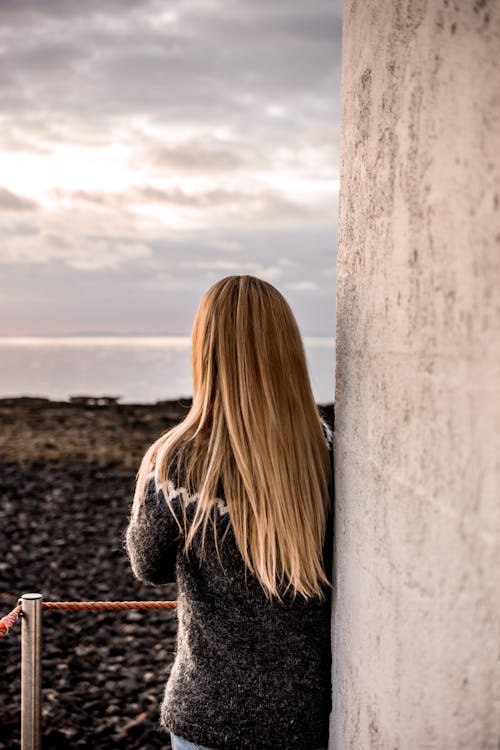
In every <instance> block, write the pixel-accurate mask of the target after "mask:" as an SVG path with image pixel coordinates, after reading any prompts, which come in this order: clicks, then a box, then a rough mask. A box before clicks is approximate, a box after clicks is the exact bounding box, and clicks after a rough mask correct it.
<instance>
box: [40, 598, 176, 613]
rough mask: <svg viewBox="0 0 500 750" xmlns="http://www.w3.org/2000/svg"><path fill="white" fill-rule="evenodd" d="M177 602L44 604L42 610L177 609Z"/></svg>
mask: <svg viewBox="0 0 500 750" xmlns="http://www.w3.org/2000/svg"><path fill="white" fill-rule="evenodd" d="M176 608H177V602H44V601H42V609H70V610H72V611H74V612H77V611H78V610H96V611H99V610H113V609H121V610H126V609H176Z"/></svg>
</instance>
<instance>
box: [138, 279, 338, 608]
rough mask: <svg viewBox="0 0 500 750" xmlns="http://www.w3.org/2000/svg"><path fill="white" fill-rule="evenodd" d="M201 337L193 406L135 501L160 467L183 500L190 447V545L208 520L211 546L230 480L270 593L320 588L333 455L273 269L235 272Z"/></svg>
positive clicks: (207, 303) (247, 547) (251, 557)
mask: <svg viewBox="0 0 500 750" xmlns="http://www.w3.org/2000/svg"><path fill="white" fill-rule="evenodd" d="M192 344H193V348H192V366H193V386H194V394H193V403H192V407H191V409H190V411H189V413H188V415H187V416H186V418H185V419H184V420H183V421H182V422H181V423H180V424H179V425H177V426H176V427H174V428H173V429H171V430H169V431H168V432H166V433H165V434H164V435H162V436H161V437H160V438H158V440H156V441H155V442H154V443H153V444H152V445H151V446H150V448H149V449H148V450H147V452H146V453H145V455H144V458H143V460H142V462H141V465H140V468H139V471H138V472H137V482H136V491H135V496H134V511H135V512H138V511H139V509H140V507H141V504H142V503H143V501H144V497H145V491H146V484H147V482H148V480H149V479H150V477H151V472H152V471H153V472H154V476H155V479H156V486H157V488H158V487H160V486H161V488H162V490H163V494H164V495H165V498H166V499H167V502H168V504H169V505H170V509H171V511H172V512H174V511H173V508H172V505H171V503H170V501H169V491H168V490H169V488H168V484H169V480H170V481H171V480H172V471H173V467H174V466H175V465H176V459H177V458H178V456H179V455H182V456H183V465H184V468H185V472H186V474H185V482H184V484H185V485H186V490H187V492H188V493H189V494H192V495H194V494H196V495H197V497H198V502H197V503H196V510H195V513H194V517H193V519H192V521H191V523H190V524H189V527H188V524H187V519H186V511H185V508H184V528H181V530H182V531H183V533H184V550H185V552H188V550H189V548H190V546H191V543H192V542H193V539H194V537H195V534H196V533H197V532H198V531H199V530H200V529H201V530H202V549H203V548H204V545H205V534H206V529H207V524H208V522H209V521H211V522H212V523H214V525H215V518H216V514H215V512H214V510H215V507H216V504H217V499H218V497H220V495H219V494H218V493H219V488H221V487H222V488H223V496H224V501H225V503H226V506H227V510H228V512H229V517H230V519H231V526H232V528H233V531H234V536H235V540H236V543H237V545H238V548H239V550H240V553H241V555H242V558H243V560H244V562H245V564H246V566H247V568H248V569H249V570H250V571H251V572H252V573H253V574H254V575H255V576H256V577H257V579H258V580H259V582H260V584H261V586H262V588H263V589H264V591H265V592H266V594H267V595H268V596H269V597H272V596H276V597H278V598H279V599H281V593H282V586H283V585H284V584H286V589H285V591H288V590H290V589H291V590H292V592H293V594H294V595H296V594H297V593H299V594H301V595H302V596H304V597H306V598H312V597H314V596H318V597H319V598H320V599H323V598H324V592H323V588H322V587H323V585H327V586H329V585H330V583H329V581H328V577H327V576H326V574H325V571H324V567H323V556H322V546H323V540H324V534H325V528H326V522H327V517H328V508H329V492H328V483H329V478H330V476H329V475H330V471H331V466H330V460H329V452H328V446H327V443H326V440H325V436H324V433H323V429H322V426H321V420H320V417H319V413H318V410H317V407H316V404H315V401H314V397H313V394H312V390H311V385H310V381H309V375H308V370H307V363H306V357H305V353H304V347H303V344H302V339H301V336H300V333H299V329H298V326H297V323H296V321H295V318H294V316H293V313H292V311H291V309H290V307H289V305H288V303H287V302H286V300H285V299H284V297H283V296H282V295H281V294H280V293H279V292H278V290H277V289H275V288H274V287H273V286H272V285H271V284H268V283H267V282H265V281H262V280H260V279H257V278H255V277H253V276H228V277H226V278H224V279H221V280H220V281H218V282H216V283H215V284H214V285H213V286H211V287H210V289H209V290H208V291H207V292H206V293H205V295H204V297H203V298H202V300H201V303H200V305H199V308H198V312H197V314H196V317H195V321H194V326H193V333H192ZM170 488H172V484H171V485H170ZM174 515H175V514H174ZM178 523H179V521H178ZM179 525H180V524H179ZM214 533H215V543H216V546H217V533H216V528H214ZM217 550H218V547H217Z"/></svg>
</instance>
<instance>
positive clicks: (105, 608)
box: [0, 601, 177, 638]
mask: <svg viewBox="0 0 500 750" xmlns="http://www.w3.org/2000/svg"><path fill="white" fill-rule="evenodd" d="M176 608H177V602H175V601H151V602H149V601H145V602H44V601H42V609H54V610H65V609H66V610H70V611H72V612H78V611H87V612H88V611H94V612H109V611H113V610H121V611H126V610H131V609H139V610H153V609H176ZM21 611H22V606H21V605H20V604H18V605H17V607H15V608H14V609H13V610H12V612H9V614H8V615H5V617H2V618H1V619H0V638H3V637H4V636H5V635H7V633H8V632H9V630H10V629H11V628H12V626H13V625H15V623H16V622H17V620H18V618H19V616H20V615H21Z"/></svg>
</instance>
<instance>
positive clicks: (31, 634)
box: [21, 594, 42, 750]
mask: <svg viewBox="0 0 500 750" xmlns="http://www.w3.org/2000/svg"><path fill="white" fill-rule="evenodd" d="M21 604H22V608H23V609H22V616H21V750H40V748H41V705H40V690H41V676H42V670H41V667H42V665H41V647H42V595H41V594H24V596H22V597H21Z"/></svg>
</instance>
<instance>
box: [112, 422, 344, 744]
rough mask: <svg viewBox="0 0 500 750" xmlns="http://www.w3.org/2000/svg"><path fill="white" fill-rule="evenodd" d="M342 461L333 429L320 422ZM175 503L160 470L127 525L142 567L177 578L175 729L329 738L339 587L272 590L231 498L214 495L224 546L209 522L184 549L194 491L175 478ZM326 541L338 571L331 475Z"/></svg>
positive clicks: (169, 718) (192, 733) (259, 737)
mask: <svg viewBox="0 0 500 750" xmlns="http://www.w3.org/2000/svg"><path fill="white" fill-rule="evenodd" d="M322 426H323V432H324V435H325V440H326V442H327V444H328V447H329V451H330V458H331V459H332V462H333V436H332V433H331V431H330V428H329V427H328V425H327V424H326V422H324V421H323V420H322ZM168 490H169V498H168V499H169V501H170V505H171V508H170V507H169V506H168V505H167V503H166V501H165V497H164V496H163V493H162V491H161V489H157V487H156V484H155V479H154V476H151V478H150V480H149V484H148V485H147V493H146V499H145V503H144V505H143V507H142V508H141V510H140V511H139V514H138V515H137V517H135V518H132V519H131V520H130V522H129V526H128V528H127V531H126V542H125V544H126V550H127V553H128V555H129V558H130V562H131V565H132V570H133V572H134V574H135V575H136V577H137V578H138V579H139V580H141V581H143V582H145V583H148V584H153V585H160V584H165V583H169V582H172V581H177V589H178V609H177V613H178V629H177V640H176V653H175V659H174V663H173V666H172V669H171V672H170V676H169V679H168V681H167V685H166V688H165V694H164V698H163V703H162V707H161V723H162V725H163V726H164V728H165V729H166V730H168V731H171V732H173V733H174V734H176V735H178V736H180V737H185V738H187V739H189V740H190V741H191V742H194V743H196V744H200V745H204V746H206V747H210V748H217V750H313V749H314V748H326V746H327V744H328V724H329V714H330V710H331V647H330V609H331V591H330V589H329V588H327V587H325V600H323V601H320V599H319V597H316V598H314V599H309V600H306V599H305V598H303V597H302V596H300V595H297V596H296V597H295V598H293V597H292V596H291V595H289V594H285V595H284V597H283V602H281V603H280V602H279V601H278V600H277V599H273V600H271V601H270V600H269V599H268V598H266V595H265V593H264V591H263V589H262V587H261V585H260V583H259V582H258V580H257V579H256V577H255V576H254V575H253V574H252V573H250V572H249V571H248V570H247V569H246V566H245V564H244V562H243V559H242V557H241V554H240V552H239V550H238V547H237V545H236V541H235V538H234V533H233V531H232V527H231V522H230V514H229V513H228V510H227V506H226V504H225V502H224V499H223V497H221V498H219V499H218V501H217V506H216V508H217V511H216V512H217V524H216V527H217V535H218V536H217V539H218V546H219V554H220V560H219V558H218V555H217V548H216V544H215V539H214V537H213V530H212V527H211V526H210V525H209V528H208V529H207V534H206V543H205V553H204V554H202V553H201V537H200V535H197V536H196V537H195V539H194V541H193V545H192V547H191V549H190V551H189V554H188V555H186V554H184V552H183V549H182V542H183V538H182V533H181V531H180V529H179V525H178V523H177V521H176V519H175V518H174V516H173V513H172V510H173V512H174V513H175V514H176V516H177V518H178V519H179V520H180V521H181V523H182V518H183V510H184V509H185V511H186V515H187V519H188V522H189V521H190V520H191V519H192V517H193V514H194V510H195V508H196V502H197V499H198V498H197V496H196V495H189V493H188V492H187V491H186V490H185V488H183V487H182V486H180V484H175V483H174V482H169V484H168ZM330 499H331V506H330V514H329V519H328V524H327V531H326V535H325V540H324V548H323V556H324V562H325V571H326V573H327V575H328V577H329V578H330V580H331V571H332V554H333V513H334V489H333V479H332V482H331V484H330Z"/></svg>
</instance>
